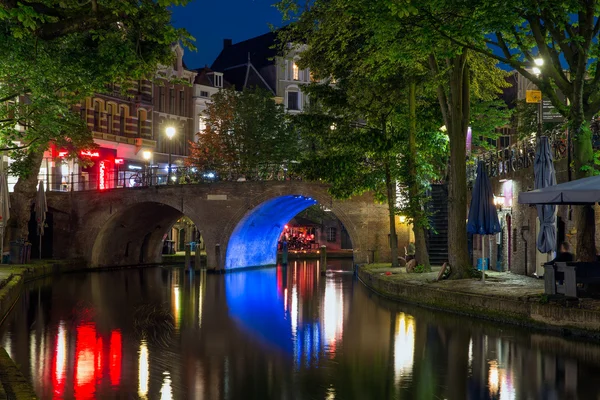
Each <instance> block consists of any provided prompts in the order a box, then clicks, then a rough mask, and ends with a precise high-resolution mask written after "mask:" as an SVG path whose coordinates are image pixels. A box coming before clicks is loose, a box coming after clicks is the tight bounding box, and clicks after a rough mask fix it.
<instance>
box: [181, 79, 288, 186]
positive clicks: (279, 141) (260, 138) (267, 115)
mask: <svg viewBox="0 0 600 400" xmlns="http://www.w3.org/2000/svg"><path fill="white" fill-rule="evenodd" d="M204 117H205V119H204V121H205V123H206V128H205V129H204V130H203V131H201V132H198V133H197V141H196V142H195V143H192V151H191V156H190V158H189V160H188V161H187V162H188V165H190V166H194V167H196V168H198V170H199V172H200V173H206V172H213V173H216V175H217V176H218V177H219V179H240V178H243V179H249V180H250V179H252V180H254V179H282V178H283V177H284V175H285V173H286V165H287V164H288V162H289V161H290V160H292V159H293V158H294V157H295V155H296V154H295V153H296V151H295V149H296V146H297V135H296V134H295V132H294V131H293V129H292V127H291V126H290V124H289V123H288V122H289V121H288V115H287V114H286V113H285V111H284V109H283V105H281V104H277V103H276V102H275V100H274V99H273V95H272V93H270V92H268V91H266V90H263V89H259V88H256V89H244V90H243V91H241V92H238V91H235V90H234V89H232V88H231V89H223V90H221V91H219V92H218V93H216V94H215V95H213V97H212V101H211V103H209V105H208V109H207V111H206V115H205V116H204Z"/></svg>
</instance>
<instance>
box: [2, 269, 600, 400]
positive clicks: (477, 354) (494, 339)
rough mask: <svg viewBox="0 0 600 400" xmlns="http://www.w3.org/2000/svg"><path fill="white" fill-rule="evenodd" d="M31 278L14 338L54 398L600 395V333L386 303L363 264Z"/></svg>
mask: <svg viewBox="0 0 600 400" xmlns="http://www.w3.org/2000/svg"><path fill="white" fill-rule="evenodd" d="M329 264H331V265H330V266H329V271H328V274H327V275H326V276H320V275H319V273H318V266H317V264H316V261H293V262H292V263H291V264H290V265H289V266H288V267H287V268H282V267H278V268H271V269H260V270H250V271H246V272H238V273H231V274H227V275H224V276H219V275H206V274H200V275H193V274H192V275H190V274H189V273H186V272H185V271H184V270H182V269H169V268H146V269H130V270H119V271H112V272H94V273H80V274H67V275H62V276H59V277H56V278H52V279H47V280H38V281H35V282H32V283H31V284H29V286H27V288H26V291H25V293H24V294H23V296H22V297H21V299H20V300H19V301H18V303H17V304H16V306H15V308H14V310H13V311H12V312H11V314H10V315H9V316H8V318H7V320H6V321H5V322H4V324H3V325H2V327H1V333H0V335H1V336H0V337H1V339H0V340H1V344H2V346H4V348H5V349H6V350H7V351H8V353H9V354H10V356H11V357H12V358H13V360H15V362H16V363H17V364H18V365H19V366H20V368H21V369H22V371H23V373H24V374H25V375H26V376H27V377H28V378H30V379H31V382H32V384H33V386H34V388H35V391H36V392H37V393H38V395H39V397H40V398H41V399H52V398H59V399H62V398H64V399H93V398H98V399H210V400H212V399H217V400H218V399H261V400H262V399H361V400H362V399H460V400H462V399H598V398H599V396H600V383H599V382H600V379H599V377H600V346H599V345H597V344H593V343H586V342H583V341H572V340H566V339H563V338H559V337H555V336H548V335H544V334H540V333H536V332H531V331H527V330H522V329H516V328H514V327H510V326H503V325H500V324H492V323H486V322H482V321H478V320H472V319H467V318H462V317H458V316H455V315H451V314H446V313H441V312H433V311H428V310H425V309H421V308H418V307H413V306H408V305H402V304H398V303H394V302H390V301H387V300H385V299H383V298H381V297H378V296H377V295H375V294H373V293H371V292H370V291H369V290H367V289H366V288H365V287H364V286H363V285H362V284H361V283H360V282H358V281H356V280H355V279H354V277H353V275H352V273H351V272H349V269H350V268H351V265H350V263H349V262H348V263H346V262H339V261H338V262H336V261H330V263H329Z"/></svg>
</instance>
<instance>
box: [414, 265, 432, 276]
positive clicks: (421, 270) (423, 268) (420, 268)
mask: <svg viewBox="0 0 600 400" xmlns="http://www.w3.org/2000/svg"><path fill="white" fill-rule="evenodd" d="M412 272H414V273H416V274H423V273H425V272H431V267H426V266H424V265H422V264H419V265H417V266H415V269H414V270H413V271H412Z"/></svg>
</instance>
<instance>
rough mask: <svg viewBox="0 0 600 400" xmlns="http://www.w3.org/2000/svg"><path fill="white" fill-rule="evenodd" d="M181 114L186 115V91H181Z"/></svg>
mask: <svg viewBox="0 0 600 400" xmlns="http://www.w3.org/2000/svg"><path fill="white" fill-rule="evenodd" d="M179 115H185V92H184V91H183V90H180V91H179Z"/></svg>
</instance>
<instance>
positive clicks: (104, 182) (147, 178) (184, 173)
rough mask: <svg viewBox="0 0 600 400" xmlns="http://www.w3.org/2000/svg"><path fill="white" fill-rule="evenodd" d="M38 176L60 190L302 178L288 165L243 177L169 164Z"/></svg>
mask: <svg viewBox="0 0 600 400" xmlns="http://www.w3.org/2000/svg"><path fill="white" fill-rule="evenodd" d="M38 179H39V180H42V181H44V183H45V185H46V188H47V189H46V190H48V191H59V192H72V191H77V192H78V191H85V190H111V189H121V188H139V187H148V186H161V185H186V184H195V183H211V182H218V181H229V182H233V181H237V182H240V181H287V180H300V178H299V177H298V176H296V175H293V174H289V173H288V172H287V168H286V167H284V166H280V167H279V168H268V169H261V170H260V171H258V172H257V173H255V174H250V175H248V174H246V175H244V176H243V177H239V176H237V175H236V174H233V173H231V174H224V175H218V174H216V173H214V172H211V171H199V170H198V169H197V168H195V167H172V168H171V172H170V174H169V171H168V169H167V168H165V167H162V168H158V167H146V168H141V169H139V170H138V169H136V170H129V169H127V170H115V171H107V172H105V173H103V174H99V173H90V172H81V173H71V174H68V175H61V174H40V175H39V176H38Z"/></svg>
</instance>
